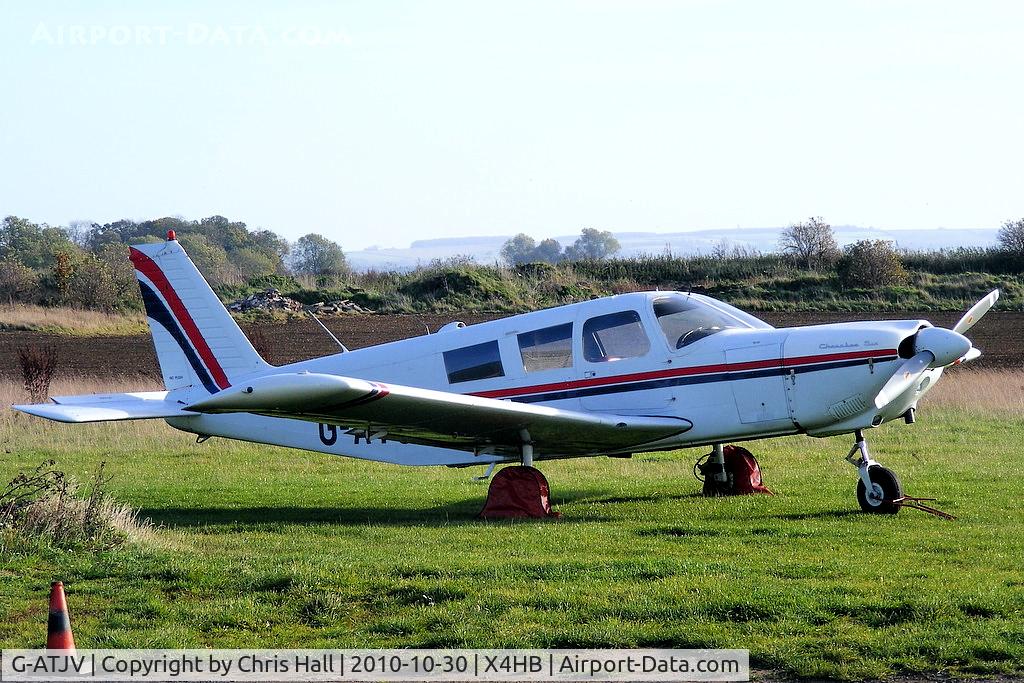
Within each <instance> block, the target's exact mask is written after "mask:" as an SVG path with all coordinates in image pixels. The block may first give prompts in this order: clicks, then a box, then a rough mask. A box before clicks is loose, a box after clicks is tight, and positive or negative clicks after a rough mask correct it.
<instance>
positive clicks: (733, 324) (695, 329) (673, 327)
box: [654, 294, 770, 349]
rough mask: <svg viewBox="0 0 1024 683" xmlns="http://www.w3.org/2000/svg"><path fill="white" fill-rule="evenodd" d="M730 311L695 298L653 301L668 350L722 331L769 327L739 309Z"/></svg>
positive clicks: (669, 296) (673, 296)
mask: <svg viewBox="0 0 1024 683" xmlns="http://www.w3.org/2000/svg"><path fill="white" fill-rule="evenodd" d="M731 308H732V307H731V306H728V307H727V306H726V305H719V304H718V302H716V301H714V300H713V299H708V298H707V297H703V296H700V297H699V296H698V295H683V294H667V295H665V296H664V297H659V298H657V299H655V300H654V315H655V316H657V318H658V324H659V325H660V326H661V331H662V332H663V333H664V334H665V339H666V340H667V341H668V344H669V346H670V347H672V348H674V349H681V348H683V347H684V346H689V345H690V344H692V343H694V342H696V341H698V340H700V339H703V338H705V337H709V336H711V335H713V334H716V333H718V332H721V331H722V330H728V329H736V328H740V329H753V328H758V327H770V325H768V324H767V323H764V322H762V321H760V320H758V319H757V318H755V317H753V316H751V315H748V314H746V313H743V312H742V311H740V310H739V309H732V311H730V310H728V309H731ZM733 311H735V312H733Z"/></svg>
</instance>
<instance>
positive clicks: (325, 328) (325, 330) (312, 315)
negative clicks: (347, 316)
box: [306, 311, 348, 353]
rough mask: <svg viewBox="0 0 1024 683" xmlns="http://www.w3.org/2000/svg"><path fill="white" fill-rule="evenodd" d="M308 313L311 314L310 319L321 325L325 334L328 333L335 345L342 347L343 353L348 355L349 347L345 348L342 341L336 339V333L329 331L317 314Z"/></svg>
mask: <svg viewBox="0 0 1024 683" xmlns="http://www.w3.org/2000/svg"><path fill="white" fill-rule="evenodd" d="M306 313H308V314H309V317H310V318H312V319H313V320H315V321H316V324H317V325H319V326H320V327H322V328H324V332H326V333H327V336H328V337H330V338H331V339H333V340H334V343H335V344H337V345H338V346H339V347H341V351H342V353H348V347H347V346H345V345H344V344H342V343H341V340H340V339H338V338H337V337H335V336H334V333H333V332H331V331H330V330H329V329H327V325H324V324H323V322H321V321H320V318H318V317H316V314H315V313H313V311H306Z"/></svg>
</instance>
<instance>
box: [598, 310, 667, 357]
mask: <svg viewBox="0 0 1024 683" xmlns="http://www.w3.org/2000/svg"><path fill="white" fill-rule="evenodd" d="M650 349H651V342H650V341H649V340H648V339H647V333H646V332H644V326H643V325H642V324H641V323H640V314H639V313H637V312H636V311H621V312H619V313H610V314H608V315H601V316H598V317H596V318H591V319H590V320H588V321H587V322H586V323H584V324H583V357H584V358H586V359H587V360H588V361H590V362H591V363H604V362H607V361H615V360H622V359H623V358H635V357H637V356H643V355H646V354H647V352H648V351H650Z"/></svg>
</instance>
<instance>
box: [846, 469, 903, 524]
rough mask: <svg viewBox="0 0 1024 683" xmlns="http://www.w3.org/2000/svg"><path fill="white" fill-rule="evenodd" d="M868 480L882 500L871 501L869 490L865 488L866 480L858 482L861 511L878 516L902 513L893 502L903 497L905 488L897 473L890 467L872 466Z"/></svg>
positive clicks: (858, 498) (858, 500) (858, 499)
mask: <svg viewBox="0 0 1024 683" xmlns="http://www.w3.org/2000/svg"><path fill="white" fill-rule="evenodd" d="M868 478H869V479H871V485H872V488H873V489H874V492H875V493H876V494H880V496H881V500H880V501H879V500H878V499H877V498H875V499H870V498H868V495H867V489H866V488H865V487H864V480H860V481H858V482H857V502H858V503H860V509H861V510H863V511H864V512H870V513H872V514H877V515H895V514H896V513H897V512H899V511H900V506H899V505H897V504H896V503H894V502H893V501H894V500H896V499H897V498H901V497H902V496H903V487H902V486H900V480H899V478H898V477H897V476H896V473H895V472H893V471H892V470H890V469H889V468H888V467H882V466H881V465H872V466H871V467H870V468H869V469H868Z"/></svg>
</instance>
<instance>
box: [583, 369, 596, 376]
mask: <svg viewBox="0 0 1024 683" xmlns="http://www.w3.org/2000/svg"><path fill="white" fill-rule="evenodd" d="M596 375H597V371H596V370H586V371H585V372H584V373H583V376H584V377H594V376H596Z"/></svg>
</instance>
